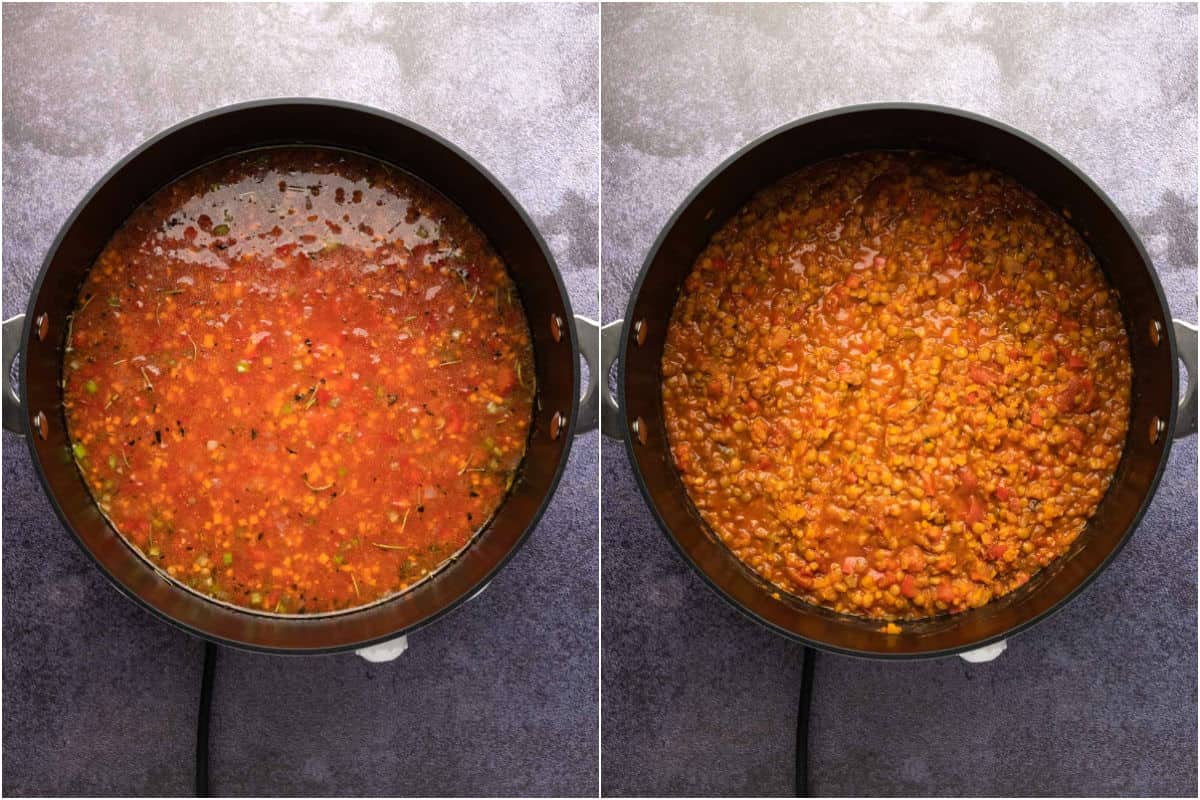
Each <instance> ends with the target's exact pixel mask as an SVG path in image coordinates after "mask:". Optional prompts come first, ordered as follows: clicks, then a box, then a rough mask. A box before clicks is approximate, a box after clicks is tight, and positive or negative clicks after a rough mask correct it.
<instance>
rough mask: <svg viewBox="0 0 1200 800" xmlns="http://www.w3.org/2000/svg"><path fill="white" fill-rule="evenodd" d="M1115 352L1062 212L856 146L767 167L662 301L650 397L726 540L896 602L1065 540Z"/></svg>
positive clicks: (997, 572) (966, 586) (988, 587)
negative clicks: (656, 382)
mask: <svg viewBox="0 0 1200 800" xmlns="http://www.w3.org/2000/svg"><path fill="white" fill-rule="evenodd" d="M1131 369H1132V368H1131V365H1130V357H1129V344H1128V339H1127V336H1126V332H1125V328H1124V325H1123V322H1122V318H1121V315H1120V311H1119V309H1118V305H1117V298H1116V295H1115V293H1114V291H1113V290H1112V289H1111V288H1110V287H1109V286H1108V284H1107V283H1106V281H1105V278H1104V276H1103V274H1102V272H1101V270H1100V269H1099V266H1098V264H1097V262H1096V260H1095V257H1094V256H1093V255H1092V254H1091V252H1090V251H1089V250H1088V248H1087V246H1086V245H1085V244H1084V242H1083V241H1082V239H1081V238H1080V236H1079V235H1078V234H1077V233H1076V232H1075V230H1074V229H1073V228H1071V226H1070V225H1069V224H1068V223H1067V221H1066V220H1065V219H1063V218H1062V217H1060V216H1058V215H1057V214H1055V213H1053V212H1052V211H1051V210H1050V209H1049V208H1047V207H1046V206H1045V205H1044V204H1043V203H1042V202H1041V201H1040V200H1038V199H1037V198H1035V197H1034V196H1033V195H1032V194H1031V193H1030V192H1028V191H1027V190H1025V189H1024V188H1023V187H1021V186H1020V185H1018V184H1017V183H1016V182H1014V181H1013V180H1011V179H1009V178H1007V177H1005V176H1003V175H1000V174H997V173H995V172H991V171H988V170H986V169H982V168H978V167H976V166H973V165H971V164H968V163H965V162H961V161H957V160H952V159H948V158H944V157H938V156H933V155H931V154H922V153H890V152H889V153H883V152H872V153H863V154H858V155H854V156H849V157H845V158H840V159H835V160H831V161H827V162H823V163H821V164H818V165H815V166H812V167H810V168H806V169H804V170H802V171H800V172H799V173H796V174H795V175H792V176H789V177H788V178H785V179H784V180H782V181H781V182H779V183H777V184H775V185H773V186H771V187H769V188H768V189H766V190H764V191H762V192H760V193H759V194H757V195H756V196H755V197H754V198H752V199H751V200H750V201H749V202H748V203H747V205H746V206H745V207H744V208H743V209H741V211H740V212H739V213H737V214H736V215H735V216H734V217H733V218H731V219H730V220H729V221H728V222H727V223H726V224H725V225H724V226H723V227H722V228H721V229H720V230H719V231H718V232H717V233H716V234H715V235H714V236H713V238H712V240H711V242H710V243H709V244H708V246H707V247H706V249H705V250H704V251H703V253H702V254H701V255H700V257H699V258H698V260H697V261H696V264H695V265H694V267H693V269H692V271H691V273H690V275H689V276H688V278H687V279H686V282H685V284H684V287H683V289H682V291H681V294H680V297H679V299H678V301H677V304H676V306H675V309H674V312H673V315H672V318H671V322H670V326H669V330H668V334H667V341H666V346H665V350H664V353H663V357H662V370H663V405H664V412H665V418H666V425H667V433H668V438H669V441H670V446H671V450H672V453H673V457H674V461H675V464H676V466H677V468H678V471H679V473H680V475H681V478H682V480H683V482H684V484H685V486H686V488H687V490H688V493H689V496H690V498H691V500H692V502H693V503H694V505H695V506H696V508H697V510H698V511H699V513H700V514H701V516H702V518H703V519H704V520H705V521H706V522H707V524H708V525H709V526H710V527H711V528H712V529H713V530H714V531H715V532H716V534H717V535H718V536H719V537H720V539H721V540H722V541H724V543H725V544H726V545H727V546H728V547H729V548H730V549H731V550H732V551H733V552H734V553H735V554H736V555H737V557H738V558H739V559H741V560H742V561H743V562H744V563H746V564H747V565H748V566H750V567H751V568H753V569H754V570H756V571H757V572H758V573H760V574H761V575H762V576H763V577H765V578H766V579H767V580H769V581H771V582H772V583H774V584H775V585H777V586H778V587H780V588H781V589H783V590H786V591H788V592H791V593H794V594H796V595H799V596H800V597H802V598H804V599H805V600H807V601H809V602H812V603H816V604H819V605H822V606H826V607H829V608H831V609H834V610H836V611H839V612H843V613H847V614H854V615H860V616H866V617H870V618H877V619H886V620H904V619H915V618H923V617H928V616H933V615H936V614H939V613H944V612H951V613H953V612H961V611H964V610H966V609H968V608H975V607H979V606H982V605H984V604H986V603H988V602H989V601H991V600H993V599H995V598H998V597H1001V596H1003V595H1005V594H1007V593H1008V592H1011V591H1013V590H1015V589H1017V588H1018V587H1020V586H1022V585H1023V584H1025V583H1026V582H1027V581H1029V579H1030V577H1031V576H1032V575H1033V574H1034V573H1036V572H1037V571H1038V570H1039V569H1042V568H1043V567H1045V566H1046V565H1047V564H1049V563H1050V562H1051V561H1053V560H1054V559H1055V558H1057V557H1059V556H1060V555H1062V554H1063V553H1064V552H1065V551H1066V550H1067V549H1068V548H1069V547H1070V545H1071V543H1072V542H1073V541H1074V540H1075V539H1076V538H1077V537H1078V536H1079V534H1080V532H1081V531H1082V530H1083V528H1084V526H1085V525H1086V523H1087V521H1088V519H1089V518H1090V517H1091V516H1092V514H1093V513H1094V512H1095V510H1096V507H1097V505H1098V504H1099V502H1100V500H1101V498H1102V497H1103V495H1104V493H1105V491H1106V490H1107V488H1108V485H1109V482H1110V480H1111V479H1112V475H1113V472H1114V470H1115V468H1116V466H1117V462H1118V460H1119V459H1120V456H1121V450H1122V446H1123V442H1124V439H1125V433H1126V427H1127V424H1128V417H1129V402H1130V381H1131ZM884 628H885V630H888V631H891V632H897V631H899V626H897V625H895V624H894V623H891V622H889V623H888V624H887V625H885V626H884Z"/></svg>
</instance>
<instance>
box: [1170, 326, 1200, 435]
mask: <svg viewBox="0 0 1200 800" xmlns="http://www.w3.org/2000/svg"><path fill="white" fill-rule="evenodd" d="M1171 324H1172V325H1174V326H1175V345H1176V347H1177V348H1178V350H1179V360H1180V361H1182V362H1183V366H1184V367H1185V368H1186V369H1187V375H1188V377H1187V391H1186V392H1184V394H1183V399H1182V400H1180V401H1179V413H1178V415H1176V417H1175V438H1176V439H1182V438H1183V437H1185V436H1191V435H1192V434H1193V433H1195V432H1196V378H1197V375H1196V326H1195V325H1193V324H1192V323H1190V322H1184V321H1183V320H1181V319H1174V320H1171Z"/></svg>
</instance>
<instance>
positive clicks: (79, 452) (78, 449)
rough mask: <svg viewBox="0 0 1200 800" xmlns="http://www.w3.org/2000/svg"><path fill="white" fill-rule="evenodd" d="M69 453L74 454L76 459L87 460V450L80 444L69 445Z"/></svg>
mask: <svg viewBox="0 0 1200 800" xmlns="http://www.w3.org/2000/svg"><path fill="white" fill-rule="evenodd" d="M71 451H72V452H73V453H75V457H76V458H87V448H86V447H84V446H83V444H82V443H80V442H76V443H75V444H73V445H71Z"/></svg>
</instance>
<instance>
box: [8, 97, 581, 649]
mask: <svg viewBox="0 0 1200 800" xmlns="http://www.w3.org/2000/svg"><path fill="white" fill-rule="evenodd" d="M283 106H307V107H310V108H314V109H315V108H333V109H338V110H342V111H350V112H354V113H357V114H362V115H369V116H373V117H376V118H379V119H382V120H384V121H386V122H389V123H391V124H393V125H399V126H402V127H405V128H408V129H410V130H411V131H414V132H416V133H417V134H419V135H420V136H422V137H424V138H427V139H430V140H432V141H433V142H435V143H436V144H438V145H441V146H442V147H445V148H446V149H447V150H449V151H451V152H452V153H453V154H454V155H455V156H457V157H458V158H461V159H462V160H463V161H464V162H465V163H466V164H467V165H468V166H470V167H471V168H472V169H474V170H475V171H476V172H477V173H478V174H479V175H480V176H481V177H482V178H483V179H484V180H485V181H486V182H487V183H489V184H491V186H492V187H493V188H494V189H495V190H496V191H497V192H498V193H499V194H500V196H501V197H502V198H503V199H504V201H505V202H506V203H508V205H509V206H511V208H512V210H513V211H515V212H516V214H517V216H518V218H519V219H520V220H521V222H522V223H523V224H524V225H525V227H526V228H528V230H529V232H530V234H532V236H533V239H534V241H535V243H536V244H537V247H538V248H539V250H540V251H541V254H542V256H543V258H544V259H545V261H546V264H547V265H548V266H549V268H550V273H551V275H552V276H553V279H554V286H555V288H556V289H557V292H558V295H559V297H560V298H561V300H562V304H563V309H564V311H565V313H566V318H567V319H574V313H573V311H572V309H571V299H570V296H569V294H568V293H567V290H566V286H565V284H564V283H563V279H562V274H561V272H560V271H559V269H558V264H557V262H556V261H555V260H554V256H553V254H552V253H551V252H550V248H549V247H548V246H547V245H546V241H545V239H544V238H543V237H542V234H541V231H540V230H538V227H537V226H536V225H535V224H534V223H533V220H532V219H530V217H529V214H528V213H527V212H526V211H525V209H524V207H523V206H522V205H521V204H520V203H519V202H517V199H516V198H515V197H514V196H513V195H512V193H511V192H509V190H508V189H507V188H506V187H505V186H504V184H503V183H501V182H500V181H499V179H497V178H496V177H495V176H494V175H493V174H492V173H491V172H490V171H488V170H487V169H486V168H485V167H484V166H483V165H482V164H480V163H479V162H478V161H477V160H476V159H474V158H473V157H472V156H471V155H469V154H468V153H467V152H466V151H465V150H463V149H462V148H461V147H459V146H458V145H456V144H454V143H453V142H451V141H449V140H448V139H446V138H444V137H442V136H441V135H439V134H437V133H435V132H433V131H432V130H430V129H428V128H426V127H424V126H422V125H419V124H417V123H415V122H412V121H411V120H408V119H406V118H404V117H401V116H399V115H397V114H392V113H390V112H387V111H383V110H380V109H377V108H373V107H371V106H366V105H363V104H361V103H354V102H350V101H346V100H335V99H330V98H319V97H272V98H264V99H259V100H248V101H243V102H239V103H232V104H229V105H224V106H219V107H217V108H213V109H209V110H208V111H205V112H202V113H200V114H196V115H194V116H191V117H188V118H187V119H185V120H183V121H181V122H178V123H176V124H174V125H171V126H170V127H168V128H165V129H163V130H161V131H159V132H158V133H156V134H154V135H153V136H150V137H148V138H146V139H144V140H143V141H142V142H141V143H140V144H138V145H137V146H136V147H135V148H134V149H132V150H131V151H129V152H128V153H127V154H126V155H125V156H123V157H122V158H121V159H120V160H119V161H117V162H116V163H115V164H114V165H113V166H112V167H111V168H110V169H109V170H108V171H107V172H105V173H104V175H102V176H101V177H100V178H99V179H98V180H97V181H96V182H95V183H94V184H93V185H92V187H91V188H90V189H89V190H88V191H87V192H86V193H85V194H84V195H83V197H82V199H80V201H79V202H78V203H77V204H76V206H75V208H74V209H73V210H72V211H71V213H70V215H68V216H67V218H66V220H65V221H64V222H63V223H62V226H61V227H60V228H59V231H58V234H57V235H56V236H55V238H54V241H53V242H52V243H51V245H50V248H49V249H48V250H47V251H46V255H45V257H44V258H43V260H42V266H41V268H40V269H39V270H38V274H37V277H36V278H35V280H34V283H33V286H32V288H31V290H30V294H29V300H28V302H27V304H26V311H25V318H26V319H27V320H33V319H35V318H36V309H37V302H38V298H39V296H40V295H41V292H42V284H43V282H44V281H45V279H46V275H47V272H48V270H49V268H50V264H51V263H52V262H53V260H54V257H55V256H56V255H57V253H58V250H59V247H60V246H61V245H62V243H63V241H64V240H65V239H66V237H67V234H68V233H69V232H70V231H71V229H72V228H73V227H74V225H75V223H76V221H77V220H78V218H79V216H80V215H81V214H82V213H83V211H84V210H85V209H86V208H87V207H88V206H89V205H90V204H91V203H92V201H93V200H94V199H95V197H96V195H97V194H98V193H99V192H100V190H101V189H102V188H103V187H105V186H106V185H107V184H108V183H109V181H111V180H112V179H114V178H115V177H116V176H117V175H118V174H119V173H120V172H122V171H123V170H124V169H125V168H126V167H127V166H128V165H129V164H130V163H131V162H132V161H133V160H134V159H136V158H137V157H139V156H140V155H142V154H143V153H144V152H145V151H146V150H148V149H150V148H151V147H152V146H154V145H156V144H158V143H159V142H160V141H162V140H164V139H166V138H168V137H170V136H172V135H173V134H175V133H177V132H179V131H181V130H183V129H185V128H189V127H191V126H193V125H197V124H200V123H204V122H208V121H209V120H211V119H214V118H217V117H221V116H225V115H229V114H236V113H240V112H243V111H248V110H252V109H261V108H275V107H283ZM295 144H297V145H303V144H304V142H303V140H302V138H301V139H300V140H298V141H296V142H295ZM259 146H260V145H248V146H247V147H246V148H245V149H246V150H250V149H254V148H256V147H259ZM321 146H329V145H328V144H323V145H321ZM344 149H346V150H348V151H351V152H361V151H359V150H356V149H355V148H353V147H345V148H344ZM362 154H363V155H365V156H367V157H370V158H375V159H376V160H384V159H380V158H379V157H377V156H373V155H371V154H369V153H362ZM203 163H207V161H205V162H202V163H197V164H196V165H195V166H196V167H199V166H202V165H203ZM406 171H407V170H406ZM422 180H425V179H422ZM426 182H428V181H426ZM430 185H432V184H430ZM433 188H434V189H436V190H438V191H442V190H441V188H440V187H437V186H434V187H433ZM451 202H454V201H453V199H451ZM34 327H35V326H33V325H31V324H27V325H25V326H24V331H23V334H22V339H21V350H20V352H21V354H22V357H21V365H20V387H19V389H20V399H21V408H22V414H21V418H22V427H23V431H22V432H23V435H24V438H25V442H26V445H27V447H28V448H29V455H30V459H31V460H32V462H33V465H34V471H35V472H36V474H37V477H38V481H39V482H40V483H41V486H42V491H43V493H44V494H45V496H46V498H47V500H48V501H49V502H50V505H51V507H52V508H53V509H54V513H55V514H56V515H57V516H58V519H59V522H60V523H61V524H62V526H63V527H64V528H66V529H67V530H68V531H69V532H70V533H71V537H72V538H73V539H74V540H75V543H76V544H77V545H78V546H79V547H80V549H81V550H83V552H84V553H85V554H86V555H87V557H88V559H89V560H90V561H91V562H92V563H93V564H94V565H95V566H96V567H97V568H98V569H99V571H100V573H101V574H103V575H104V577H105V578H106V579H107V580H108V582H109V583H110V584H111V585H112V586H113V587H115V588H116V589H117V591H118V592H119V593H120V594H121V595H123V596H124V597H126V598H127V599H129V600H131V601H132V602H134V603H135V604H136V605H138V606H139V607H141V608H143V609H144V610H146V611H149V612H150V613H151V614H152V615H153V616H155V617H156V618H158V619H160V620H163V621H164V622H167V623H169V624H170V625H172V626H173V627H175V628H178V629H181V630H183V631H184V632H186V633H189V634H191V635H193V636H196V637H198V638H201V639H204V640H207V641H211V642H215V643H217V644H220V645H225V646H229V647H235V648H238V649H241V650H248V651H252V652H260V653H272V654H277V655H321V654H328V653H338V652H345V651H348V650H357V649H362V648H367V647H371V646H373V645H377V644H381V643H383V642H386V641H390V640H392V639H396V638H398V637H400V636H406V635H408V634H410V633H412V632H414V631H416V630H419V629H420V628H424V627H425V626H426V625H429V624H430V623H432V622H434V621H436V620H438V619H440V618H442V617H443V616H445V615H446V614H449V613H450V612H452V611H454V610H455V609H457V608H459V607H460V606H461V605H462V604H463V603H465V602H466V601H468V600H470V599H471V598H473V597H475V596H476V595H477V594H479V593H480V592H481V591H483V589H484V588H485V587H486V586H487V585H488V584H489V583H490V582H491V581H492V580H493V579H494V578H495V577H496V575H497V574H498V573H499V572H500V570H501V569H502V568H503V567H504V566H505V565H506V564H508V562H509V561H510V560H511V559H512V557H513V556H514V555H516V553H517V551H518V550H520V549H521V547H522V546H523V545H524V544H525V542H526V541H527V540H528V538H529V535H530V534H531V533H532V532H533V529H534V528H536V527H537V525H538V523H540V522H541V519H542V516H543V515H544V514H545V513H546V510H547V508H548V506H549V504H550V500H551V498H553V496H554V494H555V492H556V491H557V490H558V485H559V483H560V482H561V481H562V477H563V473H564V472H565V471H566V466H567V461H568V459H569V457H570V453H571V446H572V444H573V442H574V436H573V433H572V432H573V431H574V430H575V425H576V419H577V416H578V414H579V400H578V398H579V384H580V367H579V356H580V350H579V342H578V341H577V339H576V332H575V326H574V325H570V324H568V325H564V327H565V328H566V329H567V336H568V337H569V344H570V347H571V371H572V380H571V386H572V390H571V392H572V393H571V397H572V398H573V401H572V403H571V410H570V414H569V421H568V424H567V425H564V426H563V432H564V434H565V435H566V437H567V438H566V440H565V441H564V442H563V450H562V455H561V456H560V458H559V460H558V464H557V465H556V466H555V469H554V473H553V475H552V477H551V479H550V482H549V484H548V488H547V490H546V491H545V493H544V495H543V497H542V498H541V500H540V501H539V502H538V506H537V508H536V510H535V511H534V513H533V516H532V517H531V518H530V521H529V524H528V525H527V526H526V527H525V530H524V531H522V532H521V534H520V536H519V537H517V539H516V540H515V541H514V542H513V544H512V546H511V547H509V549H508V550H507V551H506V552H505V553H504V555H503V557H501V558H500V559H498V560H497V561H496V562H495V563H494V564H492V565H491V567H490V568H489V569H488V570H487V572H486V573H484V575H483V576H482V577H481V578H480V579H479V580H478V581H477V582H475V583H474V584H473V585H472V586H470V587H469V588H468V589H467V590H466V591H464V592H462V593H461V594H459V595H458V596H457V597H455V598H454V599H453V600H451V601H450V602H448V603H446V604H445V605H444V606H442V607H441V608H439V609H438V610H437V611H435V612H433V613H431V614H429V615H428V616H426V617H424V618H423V619H421V620H420V621H418V622H416V623H414V624H411V625H408V626H406V627H402V628H397V629H395V630H393V631H390V632H388V633H386V634H382V635H379V636H374V637H371V638H368V639H363V640H361V641H354V642H344V643H341V644H336V645H330V646H322V647H312V648H286V647H277V646H269V645H261V644H255V643H253V642H247V641H242V640H235V639H229V638H226V637H222V636H217V635H214V634H211V633H209V632H208V631H205V630H201V629H199V628H197V627H194V626H192V625H189V624H187V623H184V622H182V621H180V620H178V619H176V618H174V617H172V616H171V615H169V614H167V613H166V612H165V611H162V610H161V609H159V608H157V607H155V606H153V605H151V604H150V603H149V602H147V601H146V600H144V599H143V598H142V597H140V596H139V595H138V594H136V593H135V592H134V591H132V590H131V589H130V588H129V587H127V586H126V585H125V584H124V583H122V582H121V581H120V580H119V579H117V577H116V576H115V575H113V574H112V573H111V572H110V571H109V570H108V568H107V567H106V566H105V565H104V564H103V563H101V561H100V560H99V559H98V558H97V557H96V555H95V554H94V553H93V552H92V550H91V548H89V547H88V546H87V544H86V543H85V542H84V540H83V538H82V537H81V536H80V535H79V533H78V532H77V531H76V530H75V527H74V526H73V525H72V524H71V522H70V521H69V520H68V519H67V517H66V514H65V513H64V512H63V509H62V507H61V505H60V504H59V502H58V500H57V498H56V497H55V494H54V492H53V490H52V489H51V487H50V483H49V481H48V480H47V477H46V473H45V470H44V469H43V467H42V462H41V458H40V457H39V455H38V452H37V448H36V445H35V441H34V431H33V425H32V422H31V420H30V418H29V414H28V409H29V407H30V405H29V398H28V394H27V387H28V384H29V381H28V375H27V369H28V364H29V359H27V358H25V357H24V354H25V353H27V352H28V351H29V348H30V344H31V341H32V337H33V335H34V330H33V329H34ZM105 524H107V525H109V527H112V525H111V523H108V522H107V521H106V523H105ZM114 530H115V528H114ZM118 535H120V534H119V532H118ZM479 535H480V534H479V533H477V534H476V535H475V536H474V537H473V539H472V543H471V544H474V541H475V539H477V538H478V536H479ZM121 540H122V542H123V543H126V544H128V543H127V542H125V539H124V537H121ZM471 544H468V545H467V547H470V546H471ZM429 580H431V581H436V580H437V575H434V576H432V577H431V578H430V579H429ZM171 591H175V592H183V591H185V590H184V589H182V588H180V587H178V586H174V585H172V586H171ZM405 594H406V593H404V592H401V593H399V594H397V595H395V596H394V597H393V598H391V599H388V600H384V601H382V602H381V603H376V604H371V605H369V606H363V607H362V608H361V609H357V610H349V611H347V612H345V613H344V614H340V615H339V617H340V618H348V617H351V616H353V614H355V613H357V612H358V611H364V612H365V611H374V610H377V609H379V608H380V607H383V606H386V605H387V603H389V602H402V601H403V599H404V597H405ZM189 596H191V595H189ZM199 597H201V599H205V598H203V596H199ZM226 610H227V611H228V610H232V611H234V612H238V613H247V614H250V613H252V612H249V611H245V610H243V609H240V608H233V609H228V608H227V609H226ZM255 616H256V617H258V616H261V615H255ZM307 619H308V617H306V616H305V615H291V616H289V617H286V618H285V619H284V621H286V622H288V623H297V622H299V623H301V624H302V623H303V622H304V621H306V620H307ZM327 619H328V615H315V616H313V617H312V621H313V622H314V623H319V622H323V621H326V620H327Z"/></svg>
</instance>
